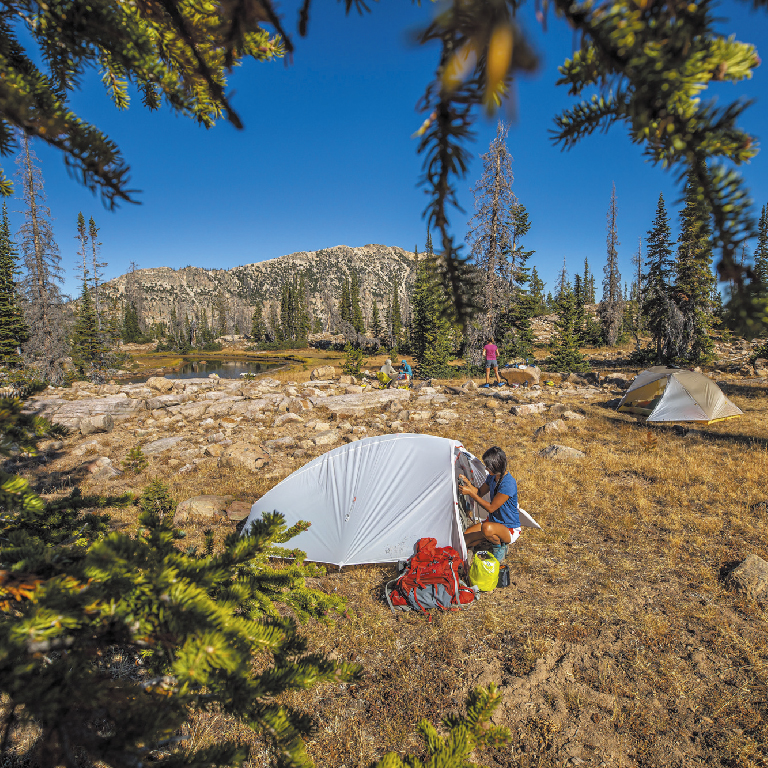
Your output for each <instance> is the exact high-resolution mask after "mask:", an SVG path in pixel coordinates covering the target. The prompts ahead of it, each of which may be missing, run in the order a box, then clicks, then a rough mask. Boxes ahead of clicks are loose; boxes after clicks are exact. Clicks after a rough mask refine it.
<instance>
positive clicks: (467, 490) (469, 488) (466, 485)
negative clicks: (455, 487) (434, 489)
mask: <svg viewBox="0 0 768 768" xmlns="http://www.w3.org/2000/svg"><path fill="white" fill-rule="evenodd" d="M459 493H463V494H464V495H465V496H477V488H475V486H474V485H472V483H470V482H469V480H467V478H466V477H465V476H464V475H459Z"/></svg>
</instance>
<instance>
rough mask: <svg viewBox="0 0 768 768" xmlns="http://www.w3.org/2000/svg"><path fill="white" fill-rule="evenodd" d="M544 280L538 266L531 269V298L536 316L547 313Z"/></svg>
mask: <svg viewBox="0 0 768 768" xmlns="http://www.w3.org/2000/svg"><path fill="white" fill-rule="evenodd" d="M545 287H546V285H545V283H544V281H543V280H542V279H541V278H540V277H539V273H538V272H537V271H536V267H533V269H531V298H532V299H533V304H534V317H535V316H537V315H545V314H547V298H546V296H545V295H544V288H545Z"/></svg>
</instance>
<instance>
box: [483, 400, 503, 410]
mask: <svg viewBox="0 0 768 768" xmlns="http://www.w3.org/2000/svg"><path fill="white" fill-rule="evenodd" d="M485 407H486V408H490V409H491V410H492V411H498V410H499V408H503V407H504V403H502V402H501V401H500V400H496V399H488V400H486V401H485Z"/></svg>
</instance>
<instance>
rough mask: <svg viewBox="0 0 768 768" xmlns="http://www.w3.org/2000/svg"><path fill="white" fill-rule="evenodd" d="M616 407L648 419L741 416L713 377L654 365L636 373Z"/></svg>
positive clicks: (689, 419) (719, 419)
mask: <svg viewBox="0 0 768 768" xmlns="http://www.w3.org/2000/svg"><path fill="white" fill-rule="evenodd" d="M617 410H619V411H622V412H624V413H636V414H638V415H640V416H647V417H648V421H704V422H706V423H708V424H711V423H712V422H713V421H721V420H722V419H730V418H733V417H734V416H741V410H740V409H739V408H738V407H737V406H735V405H734V404H733V403H732V402H731V401H730V400H729V399H728V398H727V397H726V396H725V395H724V394H723V392H722V390H721V389H720V387H718V386H717V384H715V382H714V381H712V379H710V378H708V377H706V376H704V374H702V373H697V372H696V371H690V370H686V369H684V368H669V367H667V366H664V365H657V366H654V367H653V368H649V369H648V370H647V371H641V372H640V373H638V374H637V376H636V377H635V379H634V381H633V382H632V384H631V386H630V388H629V389H628V390H627V393H626V394H625V395H624V397H623V398H622V399H621V402H620V403H619V405H618V406H617Z"/></svg>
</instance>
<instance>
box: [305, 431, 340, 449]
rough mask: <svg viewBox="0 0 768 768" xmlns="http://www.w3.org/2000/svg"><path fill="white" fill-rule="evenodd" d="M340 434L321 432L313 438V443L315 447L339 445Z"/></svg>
mask: <svg viewBox="0 0 768 768" xmlns="http://www.w3.org/2000/svg"><path fill="white" fill-rule="evenodd" d="M339 438H340V434H339V432H338V430H335V429H328V430H326V431H325V432H320V433H318V434H317V435H315V436H314V437H313V438H312V442H313V443H314V444H315V445H333V444H334V443H338V442H339Z"/></svg>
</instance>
